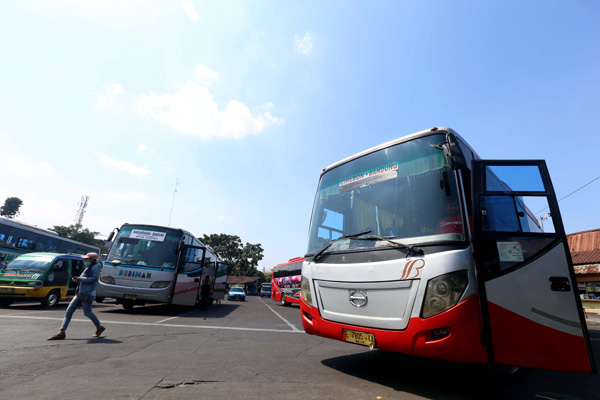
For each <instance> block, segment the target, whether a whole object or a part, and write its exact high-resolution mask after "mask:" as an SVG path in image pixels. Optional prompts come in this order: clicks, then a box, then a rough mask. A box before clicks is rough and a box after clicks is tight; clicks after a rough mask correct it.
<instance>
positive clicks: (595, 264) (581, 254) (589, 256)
mask: <svg viewBox="0 0 600 400" xmlns="http://www.w3.org/2000/svg"><path fill="white" fill-rule="evenodd" d="M567 242H568V243H569V249H570V250H571V258H572V259H573V266H574V267H575V276H576V277H577V282H578V286H579V292H580V293H581V294H582V296H583V298H584V299H600V229H593V230H590V231H584V232H577V233H571V234H570V235H567Z"/></svg>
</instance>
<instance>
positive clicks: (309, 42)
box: [294, 32, 313, 55]
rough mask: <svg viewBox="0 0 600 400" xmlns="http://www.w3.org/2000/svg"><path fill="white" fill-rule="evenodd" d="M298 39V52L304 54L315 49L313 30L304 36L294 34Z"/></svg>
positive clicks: (296, 49) (296, 50)
mask: <svg viewBox="0 0 600 400" xmlns="http://www.w3.org/2000/svg"><path fill="white" fill-rule="evenodd" d="M294 38H295V40H296V48H295V50H294V51H295V52H296V53H301V54H304V55H309V54H310V53H312V51H313V34H312V33H311V32H306V34H305V35H304V37H302V38H301V37H300V36H298V35H294Z"/></svg>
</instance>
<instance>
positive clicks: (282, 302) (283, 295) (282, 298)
mask: <svg viewBox="0 0 600 400" xmlns="http://www.w3.org/2000/svg"><path fill="white" fill-rule="evenodd" d="M289 304H290V303H288V302H287V301H286V300H285V293H281V305H282V306H284V307H287V306H288V305H289Z"/></svg>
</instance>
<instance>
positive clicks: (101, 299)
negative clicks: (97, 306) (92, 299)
mask: <svg viewBox="0 0 600 400" xmlns="http://www.w3.org/2000/svg"><path fill="white" fill-rule="evenodd" d="M103 301H104V297H96V303H102V302H103Z"/></svg>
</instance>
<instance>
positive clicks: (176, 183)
mask: <svg viewBox="0 0 600 400" xmlns="http://www.w3.org/2000/svg"><path fill="white" fill-rule="evenodd" d="M178 185H179V178H177V179H176V180H175V190H174V191H173V201H171V212H170V213H169V223H168V224H167V226H171V216H172V215H173V205H174V204H175V193H177V186H178Z"/></svg>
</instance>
